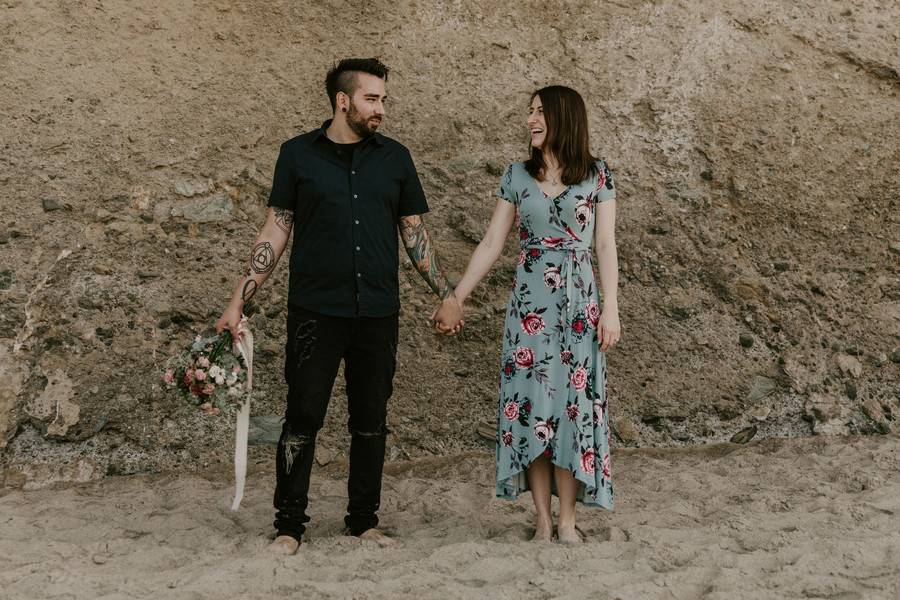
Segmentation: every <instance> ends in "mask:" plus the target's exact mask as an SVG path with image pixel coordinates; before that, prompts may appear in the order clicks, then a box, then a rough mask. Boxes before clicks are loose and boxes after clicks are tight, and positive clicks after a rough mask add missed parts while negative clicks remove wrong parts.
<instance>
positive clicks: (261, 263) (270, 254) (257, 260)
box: [250, 242, 275, 275]
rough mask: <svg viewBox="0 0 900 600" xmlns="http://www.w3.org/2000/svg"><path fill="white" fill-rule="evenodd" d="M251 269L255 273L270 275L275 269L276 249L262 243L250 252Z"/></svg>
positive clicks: (266, 243) (267, 243)
mask: <svg viewBox="0 0 900 600" xmlns="http://www.w3.org/2000/svg"><path fill="white" fill-rule="evenodd" d="M250 268H251V269H253V271H254V272H255V273H259V274H261V275H262V274H264V273H268V272H269V271H271V270H272V269H274V268H275V248H273V247H272V244H270V243H269V242H260V243H258V244H257V245H255V246H254V247H253V251H252V252H250Z"/></svg>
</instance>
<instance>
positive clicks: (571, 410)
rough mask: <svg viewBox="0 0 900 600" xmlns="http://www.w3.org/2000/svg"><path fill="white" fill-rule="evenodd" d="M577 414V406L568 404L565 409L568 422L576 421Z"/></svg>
mask: <svg viewBox="0 0 900 600" xmlns="http://www.w3.org/2000/svg"><path fill="white" fill-rule="evenodd" d="M579 412H580V411H579V410H578V405H577V404H570V405H569V406H567V407H566V416H567V417H569V420H570V421H574V420H575V419H577V418H578V413H579Z"/></svg>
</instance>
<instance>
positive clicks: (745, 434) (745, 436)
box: [731, 425, 757, 444]
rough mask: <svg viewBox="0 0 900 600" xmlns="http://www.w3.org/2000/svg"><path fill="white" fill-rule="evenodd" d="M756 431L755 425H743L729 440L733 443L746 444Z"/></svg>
mask: <svg viewBox="0 0 900 600" xmlns="http://www.w3.org/2000/svg"><path fill="white" fill-rule="evenodd" d="M756 431H757V429H756V425H751V426H750V427H745V428H744V429H741V430H740V431H738V432H737V433H736V434H734V435H733V436H731V442H732V443H733V444H746V443H747V442H749V441H750V440H752V439H753V436H755V435H756Z"/></svg>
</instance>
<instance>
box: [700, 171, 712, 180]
mask: <svg viewBox="0 0 900 600" xmlns="http://www.w3.org/2000/svg"><path fill="white" fill-rule="evenodd" d="M700 179H702V180H703V181H712V180H713V172H712V171H710V170H709V169H706V170H704V171H700Z"/></svg>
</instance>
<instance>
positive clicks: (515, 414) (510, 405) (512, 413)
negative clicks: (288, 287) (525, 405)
mask: <svg viewBox="0 0 900 600" xmlns="http://www.w3.org/2000/svg"><path fill="white" fill-rule="evenodd" d="M503 416H504V417H506V418H507V419H509V420H510V421H515V420H516V419H518V418H519V405H518V404H516V403H515V402H513V401H512V400H510V401H509V402H507V403H506V406H504V407H503Z"/></svg>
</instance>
